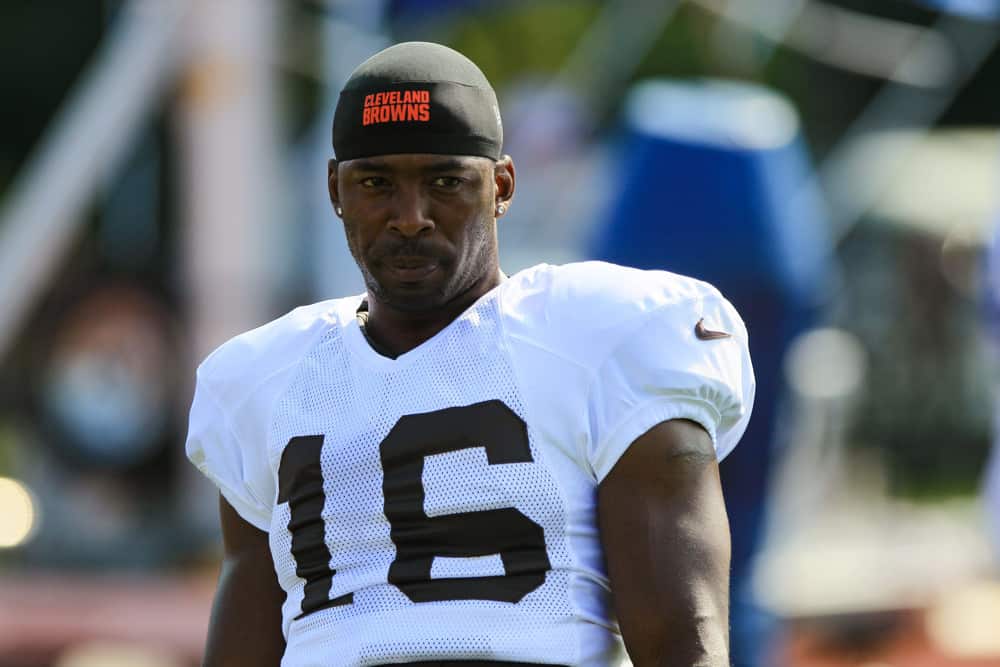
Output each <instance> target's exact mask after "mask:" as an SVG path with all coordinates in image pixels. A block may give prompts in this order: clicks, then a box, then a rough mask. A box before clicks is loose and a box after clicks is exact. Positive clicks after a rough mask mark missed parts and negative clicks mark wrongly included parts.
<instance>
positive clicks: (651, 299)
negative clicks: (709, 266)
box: [502, 261, 722, 359]
mask: <svg viewBox="0 0 1000 667" xmlns="http://www.w3.org/2000/svg"><path fill="white" fill-rule="evenodd" d="M511 283H512V284H511V285H510V288H509V289H507V290H505V294H504V298H503V304H502V305H503V308H504V310H505V312H506V313H507V314H508V315H509V316H510V317H509V318H508V319H509V320H512V321H513V322H514V324H513V325H512V326H513V327H514V328H515V329H517V335H519V336H520V337H530V338H533V339H535V340H538V341H539V342H540V343H541V344H545V345H546V346H548V347H553V348H554V347H558V348H559V349H565V350H567V351H568V352H569V353H570V354H572V355H573V356H575V357H581V358H583V357H586V358H590V359H599V358H600V357H602V356H604V353H606V352H610V350H611V349H612V348H613V347H614V346H616V345H617V344H619V343H620V342H621V341H622V339H623V338H624V337H625V336H627V335H628V333H629V332H633V331H635V330H636V329H637V328H638V327H640V326H641V325H642V321H643V319H644V318H647V317H650V316H651V315H652V314H653V313H661V314H663V315H664V316H666V317H670V318H676V319H679V320H682V322H681V323H682V324H683V326H685V327H693V326H694V325H695V320H696V319H697V318H696V317H695V315H696V314H697V313H698V312H699V311H700V310H701V307H702V303H703V302H704V301H705V300H714V299H722V297H721V295H720V294H719V292H718V290H716V289H715V287H713V286H712V285H710V284H709V283H706V282H704V281H701V280H697V279H695V278H691V277H688V276H682V275H680V274H676V273H670V272H668V271H657V270H642V269H635V268H631V267H626V266H619V265H616V264H609V263H607V262H599V261H587V262H575V263H571V264H563V265H559V266H555V265H548V264H541V265H538V266H535V267H532V268H530V269H526V270H524V271H522V272H520V273H518V274H515V275H514V276H512V278H511ZM692 318H695V319H692ZM689 320H690V321H689Z"/></svg>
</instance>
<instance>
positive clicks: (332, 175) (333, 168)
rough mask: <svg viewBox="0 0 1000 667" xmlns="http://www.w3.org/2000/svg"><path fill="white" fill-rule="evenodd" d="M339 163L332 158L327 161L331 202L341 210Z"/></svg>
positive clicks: (327, 179)
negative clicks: (338, 178) (338, 176)
mask: <svg viewBox="0 0 1000 667" xmlns="http://www.w3.org/2000/svg"><path fill="white" fill-rule="evenodd" d="M338 164H339V163H338V162H337V161H336V160H330V161H329V162H327V163H326V185H327V187H328V188H329V190H330V203H331V204H333V208H334V210H337V211H339V210H340V187H339V186H340V183H339V182H338V181H337V165H338ZM338 215H339V213H338Z"/></svg>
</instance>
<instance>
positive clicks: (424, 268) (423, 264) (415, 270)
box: [386, 257, 439, 283]
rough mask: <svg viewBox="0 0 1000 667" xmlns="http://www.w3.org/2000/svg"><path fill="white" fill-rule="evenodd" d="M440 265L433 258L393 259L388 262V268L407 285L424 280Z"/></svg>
mask: <svg viewBox="0 0 1000 667" xmlns="http://www.w3.org/2000/svg"><path fill="white" fill-rule="evenodd" d="M438 266H439V264H438V261H437V260H436V259H434V258H433V257H393V258H391V259H389V260H388V261H387V262H386V267H387V268H388V269H389V271H390V272H391V273H392V274H393V275H394V276H396V278H397V279H398V280H399V281H401V282H405V283H409V282H417V281H419V280H423V279H424V278H426V277H427V276H429V275H430V274H432V273H434V271H436V270H437V268H438Z"/></svg>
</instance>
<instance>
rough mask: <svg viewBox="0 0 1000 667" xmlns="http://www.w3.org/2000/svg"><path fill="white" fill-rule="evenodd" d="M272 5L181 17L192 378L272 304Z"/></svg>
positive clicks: (208, 511)
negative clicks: (185, 53) (183, 22)
mask: <svg viewBox="0 0 1000 667" xmlns="http://www.w3.org/2000/svg"><path fill="white" fill-rule="evenodd" d="M277 8H278V5H277V3H276V2H275V0H199V2H198V3H196V4H195V5H194V9H193V11H192V14H191V17H190V19H191V20H190V21H189V22H188V24H187V32H186V35H185V36H186V38H187V39H188V42H187V49H188V55H189V60H188V63H187V68H186V70H185V72H184V75H183V77H182V80H181V87H180V96H179V102H178V107H177V110H176V120H177V127H178V135H179V139H180V153H181V155H180V159H179V161H178V168H179V169H180V173H179V174H178V182H179V184H180V187H181V192H182V197H183V200H182V203H181V206H182V216H183V227H182V246H181V247H182V249H183V253H182V257H183V267H182V269H183V272H184V286H185V293H186V298H185V304H186V306H187V309H188V323H189V326H188V331H189V333H190V336H191V340H190V345H191V348H190V350H191V352H192V354H193V356H194V359H192V360H191V363H190V364H189V369H190V372H189V373H188V377H189V378H190V380H191V381H193V378H194V372H193V367H194V362H197V361H200V360H201V359H203V358H204V357H205V356H206V355H207V354H208V353H209V352H210V351H211V350H212V349H214V348H215V347H217V346H218V345H219V344H220V343H222V342H224V341H225V340H226V339H228V338H230V337H231V336H233V335H235V334H237V333H239V332H241V331H245V330H247V329H250V328H253V327H256V326H258V325H260V324H262V323H263V322H264V321H265V320H267V319H268V318H269V317H271V316H272V315H273V310H272V309H273V308H274V306H275V305H276V304H275V303H274V301H275V281H276V279H277V273H278V272H277V271H276V270H274V264H275V263H276V262H277V261H278V259H279V258H280V257H281V255H280V254H276V252H274V251H271V250H270V249H269V247H270V246H274V248H275V249H277V248H278V247H279V246H280V245H281V244H280V243H270V242H269V240H270V239H269V237H271V236H272V235H274V236H276V237H277V236H280V235H279V234H278V233H277V229H276V225H277V222H278V220H279V219H280V216H279V212H278V210H277V209H278V206H277V200H278V196H277V195H278V194H279V192H280V184H279V182H278V179H279V176H280V175H281V170H280V168H279V160H280V152H279V148H278V131H277V105H276V100H275V71H274V66H273V63H274V62H275V58H274V49H275V46H276V45H275V41H276V32H277V31H276V30H275V24H276V21H277V19H278V16H277ZM178 451H179V452H180V451H182V450H181V449H180V448H179V450H178ZM179 455H180V454H179ZM181 469H182V470H183V471H184V473H183V476H182V480H181V487H180V488H181V489H182V492H181V496H180V498H179V501H180V504H181V509H182V512H183V515H184V516H185V517H186V518H187V519H188V521H189V522H190V525H191V526H199V527H201V528H203V529H209V528H211V527H215V526H217V525H218V524H217V518H216V512H215V508H216V503H215V502H214V501H213V499H214V497H215V495H216V493H217V491H216V489H214V487H212V486H211V485H210V484H208V483H207V482H206V481H205V480H204V479H203V478H202V477H201V476H200V475H199V474H197V472H196V471H195V469H194V468H193V466H189V465H183V466H182V467H181Z"/></svg>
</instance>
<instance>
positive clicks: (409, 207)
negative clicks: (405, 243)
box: [389, 190, 434, 238]
mask: <svg viewBox="0 0 1000 667" xmlns="http://www.w3.org/2000/svg"><path fill="white" fill-rule="evenodd" d="M395 204H396V205H395V207H394V210H393V215H392V218H391V219H390V220H389V229H390V230H391V231H394V232H397V233H398V234H399V235H400V236H404V237H407V238H414V237H417V236H420V235H421V234H429V233H430V232H432V231H433V230H434V221H433V220H432V219H431V217H430V213H429V211H428V205H427V201H426V199H425V198H424V197H423V196H421V194H420V193H419V192H414V191H409V192H407V191H406V190H401V191H400V192H398V193H397V195H396V202H395Z"/></svg>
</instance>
